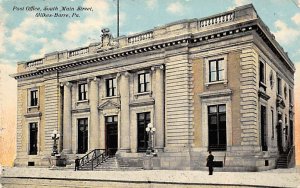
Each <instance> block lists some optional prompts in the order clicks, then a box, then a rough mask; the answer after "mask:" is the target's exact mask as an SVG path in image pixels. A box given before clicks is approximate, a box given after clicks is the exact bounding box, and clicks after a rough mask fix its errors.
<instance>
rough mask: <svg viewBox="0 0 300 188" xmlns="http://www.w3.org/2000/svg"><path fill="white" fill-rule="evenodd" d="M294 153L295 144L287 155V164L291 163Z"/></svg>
mask: <svg viewBox="0 0 300 188" xmlns="http://www.w3.org/2000/svg"><path fill="white" fill-rule="evenodd" d="M293 153H294V146H292V147H291V148H290V150H289V153H288V155H287V165H289V163H290V161H291V158H292V155H293Z"/></svg>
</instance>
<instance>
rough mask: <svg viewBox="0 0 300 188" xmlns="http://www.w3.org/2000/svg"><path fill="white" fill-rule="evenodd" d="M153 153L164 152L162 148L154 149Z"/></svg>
mask: <svg viewBox="0 0 300 188" xmlns="http://www.w3.org/2000/svg"><path fill="white" fill-rule="evenodd" d="M154 151H155V152H164V147H155V148H154Z"/></svg>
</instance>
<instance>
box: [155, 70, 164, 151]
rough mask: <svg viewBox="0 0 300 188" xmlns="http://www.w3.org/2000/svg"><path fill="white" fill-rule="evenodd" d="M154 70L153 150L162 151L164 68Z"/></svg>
mask: <svg viewBox="0 0 300 188" xmlns="http://www.w3.org/2000/svg"><path fill="white" fill-rule="evenodd" d="M153 68H154V69H155V85H156V87H155V112H154V115H155V122H154V126H155V128H156V132H155V146H154V147H155V149H157V150H158V151H162V150H163V148H164V144H165V143H164V140H165V120H164V117H165V97H164V96H165V91H164V66H163V65H161V66H156V67H153Z"/></svg>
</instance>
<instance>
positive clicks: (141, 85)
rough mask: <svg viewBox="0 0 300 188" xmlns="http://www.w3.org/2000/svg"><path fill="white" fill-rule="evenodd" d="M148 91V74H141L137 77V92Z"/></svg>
mask: <svg viewBox="0 0 300 188" xmlns="http://www.w3.org/2000/svg"><path fill="white" fill-rule="evenodd" d="M148 91H150V74H149V73H142V74H139V75H138V92H139V93H143V92H148Z"/></svg>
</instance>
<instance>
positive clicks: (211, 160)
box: [206, 154, 214, 167]
mask: <svg viewBox="0 0 300 188" xmlns="http://www.w3.org/2000/svg"><path fill="white" fill-rule="evenodd" d="M206 160H207V163H206V166H207V167H213V165H214V156H213V155H212V154H209V156H208V157H207V159H206Z"/></svg>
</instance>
